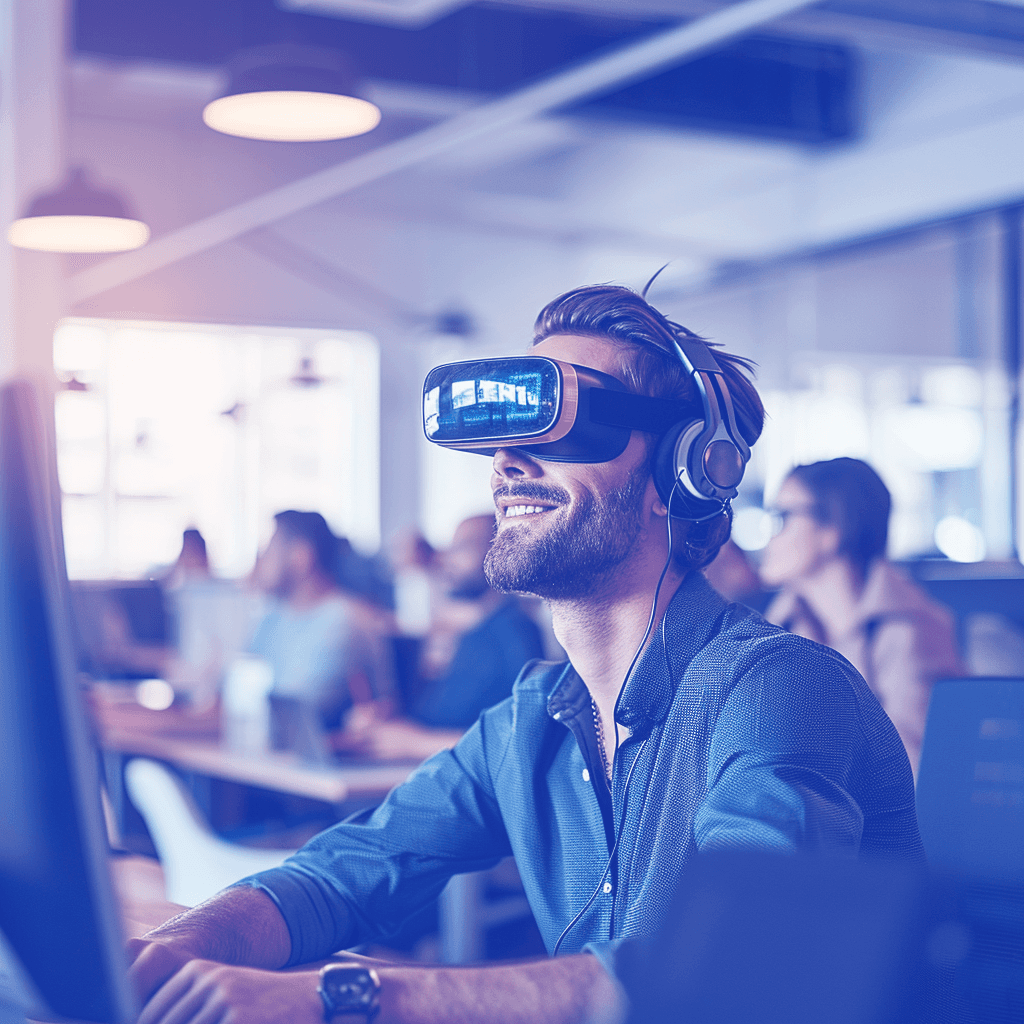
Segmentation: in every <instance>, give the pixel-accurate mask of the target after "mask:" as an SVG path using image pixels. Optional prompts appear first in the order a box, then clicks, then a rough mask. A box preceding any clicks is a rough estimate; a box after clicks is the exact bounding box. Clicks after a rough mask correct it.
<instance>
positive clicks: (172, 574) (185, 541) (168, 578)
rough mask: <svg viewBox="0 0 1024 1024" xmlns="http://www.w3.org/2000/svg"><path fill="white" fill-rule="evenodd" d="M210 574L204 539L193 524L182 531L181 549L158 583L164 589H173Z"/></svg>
mask: <svg viewBox="0 0 1024 1024" xmlns="http://www.w3.org/2000/svg"><path fill="white" fill-rule="evenodd" d="M212 575H213V574H212V573H211V572H210V559H209V556H208V555H207V553H206V541H205V539H204V538H203V535H202V534H201V533H200V532H199V531H198V530H197V529H196V528H195V527H194V526H190V527H189V528H188V529H187V530H185V531H184V532H183V533H182V535H181V551H180V552H179V553H178V557H177V559H175V562H174V564H173V565H172V566H171V567H170V568H169V569H168V570H167V571H166V572H165V573H164V574H163V575H162V576H161V578H160V584H161V586H162V587H163V589H164V590H174V589H176V588H177V587H182V586H186V585H187V584H189V583H201V582H203V581H204V580H208V579H210V577H211V576H212Z"/></svg>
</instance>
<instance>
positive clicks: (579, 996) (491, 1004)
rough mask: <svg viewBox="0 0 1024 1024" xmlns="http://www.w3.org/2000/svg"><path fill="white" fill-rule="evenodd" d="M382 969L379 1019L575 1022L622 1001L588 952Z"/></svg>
mask: <svg viewBox="0 0 1024 1024" xmlns="http://www.w3.org/2000/svg"><path fill="white" fill-rule="evenodd" d="M377 973H378V974H379V975H380V979H381V1012H380V1017H379V1018H378V1022H377V1024H575V1022H577V1021H583V1020H586V1019H588V1018H589V1017H591V1016H592V1015H593V1012H594V1011H595V1010H599V1009H603V1008H611V1007H613V1006H614V1005H615V1004H616V1003H617V1001H618V999H619V993H618V989H617V988H616V986H615V984H614V982H613V981H612V980H611V978H609V976H608V974H607V972H606V971H605V969H604V968H603V967H602V966H601V964H600V962H599V961H598V959H597V958H596V957H594V956H591V955H590V954H589V953H582V954H580V955H578V956H569V957H560V958H558V959H554V960H536V961H533V962H532V963H514V964H504V965H501V966H484V967H437V968H433V967H384V968H381V967H378V968H377ZM602 1016H604V1015H603V1014H602Z"/></svg>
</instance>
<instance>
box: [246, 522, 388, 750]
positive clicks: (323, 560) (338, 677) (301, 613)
mask: <svg viewBox="0 0 1024 1024" xmlns="http://www.w3.org/2000/svg"><path fill="white" fill-rule="evenodd" d="M274 520H275V522H276V529H275V531H274V535H273V536H272V537H271V539H270V543H269V544H268V545H267V547H266V549H265V550H264V551H263V552H262V554H261V555H260V557H259V559H258V560H257V564H256V568H255V570H254V573H253V580H254V582H255V583H256V585H257V586H258V587H259V588H260V589H262V590H263V591H265V592H266V593H268V594H269V595H270V596H271V597H272V599H273V601H274V604H273V606H272V607H271V609H270V611H269V612H267V614H266V615H265V616H264V618H263V620H262V622H261V623H260V624H259V626H258V627H257V629H256V633H255V635H254V637H253V639H252V642H251V644H250V652H251V653H252V654H255V655H257V656H258V657H260V658H263V659H264V660H265V661H267V662H268V663H269V664H270V665H271V667H272V669H273V677H274V682H273V687H272V690H271V696H272V697H284V698H291V699H293V700H295V701H297V702H300V703H302V704H303V705H304V706H305V707H307V708H310V709H312V710H313V711H314V712H315V714H316V716H317V717H318V719H319V724H320V726H321V728H323V729H324V730H331V729H336V728H337V727H338V726H339V724H340V723H341V720H342V718H343V716H344V715H345V713H346V712H347V711H348V710H349V708H350V707H351V706H352V704H353V703H359V702H362V701H368V700H373V699H376V698H380V697H386V696H388V695H390V693H391V690H392V673H391V659H390V653H389V646H388V634H389V626H388V621H387V619H388V617H387V615H386V614H385V613H383V612H381V610H380V609H377V608H375V607H374V606H373V605H371V604H370V603H369V602H368V601H365V600H362V599H361V598H359V597H357V596H355V595H353V594H349V593H346V592H344V591H343V590H342V589H341V588H340V587H339V586H338V584H337V582H336V578H335V571H336V559H337V553H338V542H337V538H336V537H335V536H334V534H333V533H332V532H331V529H330V527H329V526H328V525H327V522H326V521H325V520H324V517H323V516H322V515H320V513H319V512H296V511H294V510H289V511H286V512H278V513H277V515H275V516H274Z"/></svg>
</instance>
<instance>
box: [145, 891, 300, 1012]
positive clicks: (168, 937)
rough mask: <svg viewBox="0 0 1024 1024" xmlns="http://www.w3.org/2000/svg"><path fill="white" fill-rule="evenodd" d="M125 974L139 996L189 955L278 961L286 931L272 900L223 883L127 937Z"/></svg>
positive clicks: (284, 951)
mask: <svg viewBox="0 0 1024 1024" xmlns="http://www.w3.org/2000/svg"><path fill="white" fill-rule="evenodd" d="M128 956H129V958H130V960H131V962H132V966H131V970H130V971H129V977H130V979H131V982H132V984H133V985H134V987H135V991H136V992H137V993H138V996H139V998H140V999H141V1000H142V1002H146V1000H148V999H149V997H150V996H151V995H152V994H153V993H154V992H155V991H156V990H157V989H158V988H159V987H160V986H161V985H163V983H164V982H165V981H167V979H168V978H170V977H172V976H173V975H175V974H176V973H177V972H178V971H179V970H181V968H182V967H184V966H185V964H187V963H188V962H189V961H190V960H214V961H216V962H217V963H221V964H233V965H238V966H244V967H263V968H271V969H273V968H277V967H283V966H284V965H285V964H286V963H287V962H288V958H289V956H291V937H290V936H289V934H288V926H287V925H286V924H285V921H284V918H283V917H282V916H281V913H280V911H279V910H278V909H277V906H276V905H275V904H274V901H273V900H272V899H271V898H270V897H269V896H267V895H266V894H265V893H262V892H260V891H259V890H258V889H248V888H245V887H238V888H235V889H225V890H224V891H223V892H219V893H217V895H216V896H213V897H212V898H211V899H208V900H207V901H206V902H205V903H201V904H200V905H199V906H198V907H194V908H193V909H192V910H187V911H185V913H184V914H179V915H178V916H177V917H172V918H171V920H170V921H166V922H165V923H164V924H162V925H160V927H159V928H154V929H153V930H152V931H151V932H147V933H146V934H145V935H144V936H143V937H142V938H141V939H130V940H129V942H128Z"/></svg>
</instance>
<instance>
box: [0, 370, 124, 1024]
mask: <svg viewBox="0 0 1024 1024" xmlns="http://www.w3.org/2000/svg"><path fill="white" fill-rule="evenodd" d="M51 438H52V431H48V430H47V429H46V427H45V425H44V422H43V419H42V414H41V404H40V402H39V401H38V399H37V397H36V395H35V393H34V391H33V389H32V387H31V386H30V385H28V384H26V383H24V382H15V383H11V384H7V385H5V386H4V387H2V388H0V761H2V770H0V933H2V937H3V939H4V940H6V941H5V942H3V943H2V946H3V947H4V948H5V949H6V950H7V954H6V955H8V956H10V955H11V954H13V956H14V957H16V958H17V961H18V964H16V965H14V967H13V973H15V974H19V973H20V974H23V975H27V976H28V978H29V980H30V981H31V982H32V985H33V986H34V988H35V990H36V991H35V996H36V997H37V998H38V999H39V1000H40V1001H41V1002H42V1004H43V1005H42V1006H40V1007H36V1006H32V1007H30V1008H29V1009H30V1010H31V1011H32V1012H33V1013H34V1014H37V1015H38V1014H49V1015H52V1016H56V1017H64V1018H71V1019H75V1020H84V1021H100V1022H104V1024H106V1022H127V1021H129V1020H131V1019H133V1018H134V1016H135V1012H136V1008H135V1006H134V1003H133V998H132V995H131V992H130V989H129V986H128V982H127V975H126V970H125V968H126V961H125V956H124V952H123V949H124V940H123V935H122V932H121V928H120V924H119V920H118V916H117V912H116V905H115V902H114V898H113V892H112V887H111V879H110V875H109V872H108V868H107V856H108V849H107V841H106V834H105V830H104V827H103V818H102V812H101V808H100V793H99V780H98V765H97V756H96V751H95V749H94V747H93V745H92V743H91V742H90V739H89V735H88V730H87V727H86V720H85V712H84V709H83V707H82V702H81V697H80V694H79V692H78V689H77V686H76V680H75V675H74V668H73V657H72V652H71V644H70V626H69V612H68V585H67V571H66V569H65V565H64V554H63V542H62V539H61V530H60V513H59V504H58V497H57V495H58V489H57V483H56V468H55V457H54V452H53V448H52V440H51ZM3 966H4V965H2V964H0V968H2V967H3ZM7 966H8V971H7V973H8V975H10V974H11V973H12V970H11V965H7Z"/></svg>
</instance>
